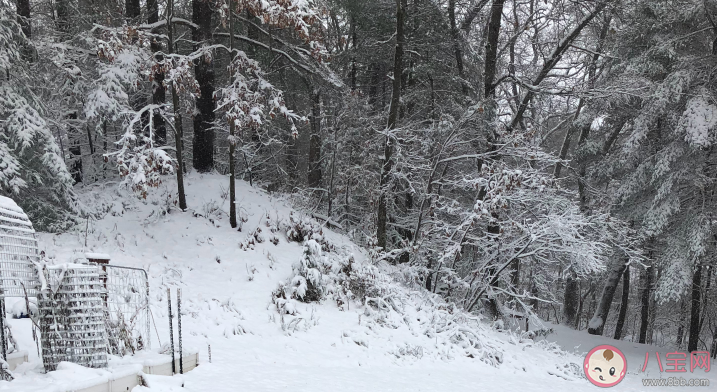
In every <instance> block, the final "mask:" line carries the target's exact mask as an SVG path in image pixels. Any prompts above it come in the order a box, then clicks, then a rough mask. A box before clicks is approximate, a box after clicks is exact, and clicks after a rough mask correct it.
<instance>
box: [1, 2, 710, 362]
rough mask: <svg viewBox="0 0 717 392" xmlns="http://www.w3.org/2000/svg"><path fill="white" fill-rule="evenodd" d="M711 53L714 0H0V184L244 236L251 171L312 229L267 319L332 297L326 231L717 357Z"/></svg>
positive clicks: (537, 308)
mask: <svg viewBox="0 0 717 392" xmlns="http://www.w3.org/2000/svg"><path fill="white" fill-rule="evenodd" d="M715 71H717V1H715V0H146V1H145V0H0V130H1V133H0V195H2V196H6V197H9V198H11V199H13V200H15V201H16V202H17V204H18V205H19V207H21V208H22V209H23V210H24V211H25V212H26V213H27V216H28V217H29V219H30V220H31V221H32V222H33V224H34V227H35V229H36V230H38V231H41V232H45V233H55V234H58V235H59V233H73V232H74V233H81V234H78V235H80V236H85V238H84V241H85V245H87V234H86V230H89V229H88V227H91V226H92V222H93V221H98V220H100V219H102V217H103V216H106V215H118V214H115V211H114V210H113V207H112V204H111V203H105V202H104V201H103V202H99V201H97V200H99V199H97V200H94V201H93V198H96V197H98V196H96V195H97V194H98V192H97V190H98V189H108V188H107V187H109V186H113V187H115V188H117V189H123V190H124V192H127V194H130V195H131V198H133V199H134V200H135V201H134V202H137V203H140V204H142V203H143V204H145V205H149V206H151V208H152V211H153V212H152V213H153V214H155V215H156V216H174V215H181V214H193V216H195V217H196V216H200V217H202V218H207V219H210V220H211V221H212V224H213V223H214V221H215V220H216V221H222V222H226V223H227V225H226V226H222V228H221V230H222V231H224V232H226V233H228V234H227V235H232V236H234V238H236V242H237V243H240V244H239V245H238V246H239V247H241V249H243V250H247V249H254V246H255V245H257V244H258V243H262V242H264V241H265V240H266V241H269V242H274V241H276V242H279V237H277V236H276V234H274V233H275V232H278V231H279V228H278V227H279V226H281V225H280V224H278V223H277V224H276V225H270V223H269V221H270V219H269V218H268V216H267V218H266V220H267V223H266V226H267V227H269V226H271V227H270V229H265V230H264V231H265V233H264V234H261V231H262V229H261V228H259V227H258V226H257V228H256V229H255V228H254V227H251V228H250V227H249V226H248V224H247V221H248V220H249V219H250V217H251V216H254V214H262V212H261V211H258V210H255V208H254V207H253V206H252V205H249V204H247V203H245V202H243V201H242V200H244V198H245V193H246V190H247V189H256V190H261V191H262V192H266V193H267V194H268V195H272V197H280V198H283V200H286V201H287V202H288V203H290V205H291V207H292V208H293V209H295V210H296V211H297V213H295V214H292V215H291V217H290V218H289V220H288V221H286V222H284V223H285V224H287V225H288V226H287V227H288V231H287V233H286V236H287V238H289V239H290V240H292V239H293V240H294V241H296V242H300V243H302V242H303V243H304V248H303V249H304V250H303V251H304V258H303V259H302V260H303V261H302V263H303V264H301V263H300V264H299V265H298V267H297V266H296V265H295V266H294V267H293V271H294V273H295V274H296V275H297V276H298V277H299V278H298V279H296V278H295V279H293V280H290V281H288V283H286V286H285V287H284V288H283V291H281V290H279V291H277V292H274V294H273V295H274V303H275V304H276V307H277V308H280V313H281V314H282V315H283V314H286V315H290V314H294V310H293V307H294V306H295V305H292V303H293V302H289V301H293V300H296V303H312V302H317V301H321V300H322V299H325V298H328V297H330V295H329V292H332V290H333V289H332V288H331V287H330V285H328V286H327V287H324V285H325V283H326V280H325V279H322V278H317V276H318V275H321V276H324V275H326V274H329V270H331V269H332V267H331V266H328V265H322V264H321V262H317V261H316V260H315V259H314V256H315V255H316V254H318V253H321V252H322V248H323V251H324V252H326V253H328V252H329V251H330V249H332V246H331V245H330V244H327V243H326V242H322V238H323V237H321V235H317V233H320V232H322V231H321V230H324V229H325V230H327V231H328V230H330V231H331V232H332V233H339V234H340V235H342V236H344V237H345V238H348V239H350V241H352V243H354V244H357V245H358V246H360V247H361V248H363V249H365V251H366V253H367V255H368V256H367V257H368V258H369V259H370V260H371V263H373V265H384V266H386V268H390V269H391V271H392V274H394V275H400V276H401V280H402V282H404V283H405V284H407V285H410V286H411V287H413V288H415V289H419V290H421V291H422V292H424V293H429V294H431V295H432V297H431V298H440V299H441V301H443V303H445V304H447V305H446V306H448V305H450V307H451V309H458V310H460V311H461V312H464V314H469V315H471V314H472V315H479V316H480V317H481V319H482V320H483V322H484V323H488V324H490V325H493V326H494V328H498V329H501V330H502V329H511V328H512V329H514V330H515V329H517V330H522V331H534V334H535V333H540V332H539V331H543V332H544V333H545V332H546V331H548V330H547V327H549V326H550V325H562V326H565V327H567V328H568V329H570V330H574V331H578V332H581V333H583V334H585V335H597V336H601V337H602V340H603V341H604V342H607V343H609V342H611V341H630V342H635V343H644V344H647V345H655V346H660V347H672V348H675V349H678V350H682V351H687V352H693V351H708V352H710V354H711V356H712V357H713V358H715V357H717V305H716V304H717V302H716V301H715V299H717V282H715V279H716V274H715V266H716V263H717V257H715V254H717V253H716V252H717V217H716V216H714V215H715V214H716V213H717V194H716V193H715V192H716V191H717V151H715V150H717V146H716V144H717V73H716V72H715ZM203 176H214V177H217V176H218V177H219V178H221V180H220V182H221V185H220V187H219V189H216V190H213V191H212V192H209V191H202V192H203V193H202V198H198V197H195V196H197V193H196V192H199V191H200V188H197V187H195V188H191V187H190V186H187V182H188V181H189V182H190V183H191V182H195V183H196V182H197V181H199V180H197V179H199V178H204V177H203ZM214 177H213V178H214ZM240 185H241V186H240ZM212 189H213V188H212ZM92 192H95V193H92ZM193 192H194V193H195V194H194V195H193V194H192V193H193ZM87 195H95V196H92V197H87ZM210 197H211V200H212V201H210ZM214 200H216V201H218V202H214ZM713 203H714V204H713ZM154 211H156V212H154ZM299 214H300V215H301V218H299V217H298V216H299ZM267 215H268V214H267ZM117 219H121V218H117ZM277 219H278V218H277ZM274 226H275V227H274ZM217 227H218V226H217ZM115 228H116V227H115ZM142 230H143V231H144V232H145V233H148V232H152V231H153V230H154V229H153V228H152V226H151V225H149V226H147V225H144V226H143V229H142ZM170 230H171V229H170ZM177 230H179V229H177ZM177 233H178V231H177ZM312 233H313V234H312ZM166 234H168V235H174V232H171V233H166ZM53 235H54V234H53ZM147 235H149V234H147ZM90 236H91V235H90ZM314 237H315V238H314ZM344 237H342V238H344ZM311 238H313V240H312V239H311ZM314 240H316V241H314ZM242 241H243V242H242ZM233 246H235V247H236V246H237V245H233ZM267 246H270V245H267ZM148 249H149V248H148ZM237 249H238V248H237ZM267 249H268V248H267ZM149 250H151V249H149ZM160 253H161V252H160ZM165 258H166V257H165ZM219 262H220V260H219V256H216V263H219ZM222 262H224V260H222ZM272 263H273V261H272ZM250 267H251V266H250ZM151 268H152V267H151V266H150V270H151ZM243 268H244V267H243V264H242V271H243ZM249 269H250V268H248V270H249ZM348 270H350V264H349V268H348ZM341 271H342V272H341V273H347V274H348V272H345V270H344V269H341ZM333 272H334V273H336V274H339V272H337V269H336V268H334V269H333ZM252 274H253V272H252ZM338 285H340V284H339V283H337V287H338ZM274 286H275V285H274V284H272V285H271V287H270V289H274ZM339 291H340V290H338V289H337V291H336V292H339ZM340 292H341V293H343V294H341V295H348V297H347V299H345V300H343V302H346V303H348V302H349V301H350V300H351V298H353V297H351V295H354V296H361V295H363V296H364V298H363V303H364V304H366V303H367V302H370V300H371V298H370V295H369V294H367V293H368V292H370V290H368V289H366V290H364V291H360V290H357V289H356V288H355V287H353V286H352V290H350V291H340ZM348 293H350V294H351V295H349V294H348ZM332 295H334V297H336V296H339V297H340V295H339V294H336V293H335V292H334V293H333V294H332ZM334 297H332V298H334ZM359 300H360V299H359ZM339 302H341V301H339ZM359 302H360V301H359ZM350 306H353V305H350ZM383 306H388V305H385V304H384V305H381V304H377V305H376V307H378V308H382V307H383ZM171 317H172V316H171V314H170V318H171ZM282 317H283V316H282ZM283 322H284V321H283V318H282V323H283ZM361 322H362V320H361V316H359V324H361ZM536 331H538V332H536ZM153 333H154V332H153ZM357 344H359V343H358V342H357ZM610 344H612V343H610ZM651 351H654V350H651ZM210 355H211V354H210Z"/></svg>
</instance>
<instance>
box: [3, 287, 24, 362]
mask: <svg viewBox="0 0 717 392" xmlns="http://www.w3.org/2000/svg"><path fill="white" fill-rule="evenodd" d="M27 313H28V315H29V314H30V309H27ZM0 339H2V359H3V360H4V361H7V340H6V339H5V295H4V294H3V292H2V290H0Z"/></svg>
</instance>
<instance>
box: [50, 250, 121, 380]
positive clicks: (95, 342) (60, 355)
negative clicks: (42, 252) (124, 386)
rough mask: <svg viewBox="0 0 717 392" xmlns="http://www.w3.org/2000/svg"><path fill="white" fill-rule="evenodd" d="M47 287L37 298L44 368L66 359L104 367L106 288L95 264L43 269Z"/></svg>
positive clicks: (105, 353)
mask: <svg viewBox="0 0 717 392" xmlns="http://www.w3.org/2000/svg"><path fill="white" fill-rule="evenodd" d="M43 273H44V275H45V280H46V283H47V288H46V289H45V290H42V291H41V292H40V293H39V294H38V297H37V309H38V314H39V318H40V323H39V324H40V343H41V346H42V362H43V364H44V366H45V370H47V371H52V370H56V369H57V365H58V364H59V363H60V362H63V361H67V362H72V363H76V364H78V365H82V366H87V367H91V368H103V367H107V330H106V327H105V311H106V307H105V303H104V296H105V293H106V291H105V287H104V285H103V282H102V275H103V274H102V270H101V269H100V268H99V267H98V266H96V265H84V264H71V265H67V264H65V265H54V266H49V267H46V268H44V270H43Z"/></svg>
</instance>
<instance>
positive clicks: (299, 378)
mask: <svg viewBox="0 0 717 392" xmlns="http://www.w3.org/2000/svg"><path fill="white" fill-rule="evenodd" d="M171 185H172V184H171V183H169V184H166V186H167V187H170V188H169V189H171ZM227 185H228V181H227V180H226V177H223V176H219V175H204V176H201V175H197V174H192V175H190V176H188V177H187V180H186V188H187V199H188V204H189V207H190V209H192V210H190V211H188V212H185V213H181V212H179V211H178V210H177V209H176V208H173V209H172V210H171V212H170V213H169V214H166V215H163V214H161V213H160V211H161V210H162V209H164V210H166V203H167V200H170V199H169V198H168V197H167V194H168V193H166V194H165V193H164V191H162V190H161V189H160V190H158V191H157V193H156V194H155V195H153V196H152V198H153V200H154V201H151V202H148V203H140V202H138V201H136V200H134V199H132V198H131V197H129V196H128V195H127V194H126V192H125V191H119V190H117V188H116V185H115V186H107V187H95V188H94V189H93V190H92V191H90V192H89V193H87V194H85V195H84V198H85V199H87V200H92V203H93V204H96V205H98V206H100V208H102V209H103V210H104V211H106V212H107V215H106V216H105V217H104V218H102V219H101V220H99V221H93V220H90V221H89V222H88V223H87V226H88V228H89V229H88V231H87V234H86V235H85V232H84V231H82V232H76V233H68V234H60V235H54V234H42V235H41V243H42V247H43V249H44V250H45V251H46V252H47V255H48V256H49V257H50V258H54V259H55V261H56V262H58V263H59V262H62V263H64V262H73V261H76V260H77V259H81V258H83V257H84V254H85V253H86V252H94V253H106V254H109V255H110V256H111V257H112V261H111V263H112V264H118V265H124V266H132V267H141V268H144V269H146V270H147V271H148V273H149V278H150V285H151V293H150V300H151V310H152V319H153V324H152V335H153V336H152V338H153V341H152V347H153V349H154V350H157V349H158V348H159V347H160V346H161V345H166V344H167V342H168V336H169V332H168V331H169V326H168V318H167V302H166V291H167V288H168V287H169V288H171V289H172V294H173V295H175V294H174V293H175V292H176V289H177V288H181V290H182V294H183V307H182V310H183V318H182V325H183V331H184V336H183V343H184V348H185V350H187V349H191V350H196V351H198V352H199V353H200V366H199V367H198V368H196V369H195V370H193V371H191V372H188V373H187V374H185V375H184V376H183V381H184V385H185V388H184V390H186V391H197V392H199V391H212V392H223V391H237V390H246V391H283V390H293V391H312V392H321V391H335V390H337V389H341V390H343V391H347V392H348V391H362V392H365V391H374V390H375V391H444V390H445V391H475V390H483V389H485V388H490V389H495V390H501V391H521V392H522V391H525V390H530V391H570V392H576V391H583V390H585V391H588V390H591V391H594V390H595V388H597V387H595V386H593V385H592V384H590V383H589V382H588V381H587V380H586V379H585V378H584V377H581V376H580V374H581V370H580V366H582V360H583V355H584V354H585V353H586V352H587V351H589V350H590V349H591V348H592V347H595V346H597V345H599V344H612V345H615V346H617V347H618V348H620V349H621V350H622V351H623V352H624V353H625V354H626V356H627V358H628V367H629V371H628V375H627V377H626V379H625V380H624V381H623V382H622V383H621V384H619V385H618V386H617V387H615V389H616V390H624V391H642V390H644V389H645V388H643V386H642V382H641V379H642V374H638V372H637V371H638V370H639V368H641V367H642V363H643V361H644V356H645V350H647V349H649V350H650V351H651V352H653V353H654V351H658V350H659V351H661V352H662V353H664V352H667V351H668V350H665V349H658V348H654V347H647V346H644V345H637V344H633V343H630V342H616V341H614V340H612V339H607V338H602V337H594V336H590V335H588V334H587V333H586V332H585V331H573V330H570V329H567V328H564V327H561V326H555V325H552V324H548V325H546V326H547V327H551V328H554V330H555V331H556V333H554V334H550V335H548V337H547V338H539V339H536V340H535V341H532V340H529V339H525V338H521V337H520V335H518V334H515V333H503V332H497V331H494V330H492V329H491V328H490V327H489V326H488V325H485V326H484V327H483V328H482V329H483V330H484V331H483V332H482V334H483V337H484V339H485V340H486V345H488V346H490V347H493V348H495V349H498V350H500V351H502V352H503V353H504V354H503V355H502V356H501V358H500V361H501V362H502V363H501V364H500V365H498V366H497V367H494V366H491V365H489V364H487V363H485V362H483V361H480V360H479V359H477V358H469V357H466V356H465V355H461V353H462V351H461V350H460V349H456V348H455V347H452V346H447V345H446V344H445V341H444V340H442V339H441V340H439V335H440V334H436V335H431V334H430V333H427V332H426V330H425V325H426V324H421V323H420V322H421V320H420V318H421V317H424V316H422V315H424V314H428V315H430V314H434V313H430V312H427V311H425V310H423V311H419V312H414V313H415V314H413V315H411V317H408V316H404V317H403V321H404V323H403V324H400V323H399V324H395V323H394V324H391V323H389V324H387V325H385V326H382V325H380V323H376V322H375V320H372V319H371V318H369V317H367V316H366V314H365V309H364V308H363V307H362V306H360V304H358V303H355V302H354V303H350V304H349V306H348V309H340V308H339V307H338V306H337V304H336V303H335V302H333V301H330V300H326V301H323V302H322V303H319V304H317V303H314V304H303V303H301V304H299V305H298V311H299V313H298V315H297V316H296V317H289V316H287V317H286V318H284V319H283V321H282V317H281V316H280V315H279V313H278V312H277V311H276V306H275V305H274V304H273V303H272V301H271V298H272V292H273V291H274V290H275V289H276V288H277V287H278V284H279V282H280V281H286V280H287V279H289V278H290V277H291V276H292V264H294V263H295V262H296V261H297V260H299V258H300V257H301V254H302V246H301V244H298V243H295V242H289V241H287V239H286V237H285V236H283V235H280V236H279V238H280V241H279V243H278V245H274V244H272V243H271V242H270V241H269V237H270V234H271V233H269V232H268V230H266V220H267V217H269V218H268V219H270V220H276V219H288V217H289V215H290V214H292V210H291V208H290V207H288V205H287V204H286V203H285V202H284V201H282V200H281V199H279V198H274V197H271V196H269V195H267V194H266V193H265V192H263V191H260V190H258V189H255V188H252V187H250V186H249V185H248V184H246V183H244V182H238V183H237V195H238V196H237V205H238V211H239V213H240V216H242V217H243V218H245V219H244V220H246V222H245V223H243V228H242V231H241V232H237V231H235V230H232V229H231V228H230V227H229V222H228V219H227V215H226V213H222V212H221V211H227V210H228V204H227V202H226V200H224V199H222V198H221V195H222V194H226V187H227ZM170 204H171V203H170ZM294 214H297V213H296V212H294ZM257 227H259V228H262V229H264V232H263V233H262V234H261V236H262V237H263V239H264V241H263V242H261V243H257V244H255V245H254V246H253V249H249V250H242V249H241V248H240V244H246V239H247V236H248V235H250V233H252V232H254V230H255V229H256V228H257ZM325 236H327V237H328V238H329V239H330V240H331V242H332V243H334V244H335V245H337V246H342V247H344V248H346V249H348V250H351V251H352V252H354V254H355V256H356V260H357V262H360V263H365V262H367V261H366V260H365V259H366V256H365V254H364V252H363V251H362V250H361V249H360V248H359V247H357V246H356V245H354V244H352V243H351V242H350V241H349V240H348V239H347V238H346V237H344V236H341V235H338V234H336V233H331V232H330V231H326V232H325ZM85 241H86V243H87V246H85V245H84V244H85ZM250 248H251V247H250ZM407 292H408V291H407ZM10 306H12V304H11V303H10V304H8V307H10ZM175 309H176V308H175ZM362 317H363V318H362ZM289 320H292V321H289ZM399 321H400V320H399ZM423 321H424V322H425V321H426V320H423ZM11 325H12V327H13V331H14V333H15V335H16V337H17V338H18V341H19V343H20V346H21V347H20V348H21V349H25V350H28V351H29V352H30V357H31V363H30V364H25V365H23V366H22V368H21V369H19V371H18V372H17V373H18V381H14V382H12V383H5V382H0V390H21V389H17V388H16V387H13V385H19V384H17V382H22V380H23V378H26V379H27V380H34V381H37V378H38V377H45V378H47V377H48V376H37V374H36V373H37V372H38V369H39V368H40V367H41V364H40V363H39V360H38V359H37V349H36V347H35V345H34V343H33V341H32V337H31V335H30V332H29V331H30V324H29V320H27V319H21V320H11ZM422 328H423V329H422ZM457 328H458V327H457ZM458 329H460V328H458ZM175 331H176V324H175ZM429 332H430V331H429ZM552 342H557V343H558V344H559V345H560V346H561V347H562V348H563V349H565V350H566V351H563V350H561V349H560V348H559V347H558V345H557V344H555V343H552ZM175 344H176V343H175ZM209 345H211V353H212V362H211V363H209V362H208V347H209ZM651 359H652V361H651V363H650V366H649V367H648V370H649V371H650V377H659V374H657V373H656V370H655V369H657V365H656V363H655V361H654V357H653V358H651ZM119 362H121V361H119ZM119 362H118V363H119ZM638 362H639V367H638ZM576 367H577V369H576ZM100 372H101V371H100ZM715 373H717V369H716V370H713V371H712V372H711V373H708V376H710V375H711V374H715ZM698 374H699V373H695V375H694V377H697V376H698ZM670 375H674V374H663V376H665V377H668V376H670ZM677 375H683V376H685V377H692V376H693V375H692V374H691V373H686V374H685V373H681V374H677ZM699 377H701V378H702V377H704V376H701V375H700V376H699ZM710 378H711V379H712V380H713V381H715V383H713V384H712V385H716V383H717V380H715V379H714V377H710ZM27 380H26V381H27ZM13 388H14V389H13ZM651 389H655V390H661V388H655V387H653V388H651ZM664 389H665V390H667V389H670V388H669V387H664ZM135 390H136V391H138V392H139V391H142V392H150V391H153V390H177V389H176V388H175V387H171V386H166V387H165V388H164V389H161V388H160V387H154V386H151V388H145V387H138V388H136V389H135Z"/></svg>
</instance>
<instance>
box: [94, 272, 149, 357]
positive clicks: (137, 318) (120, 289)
mask: <svg viewBox="0 0 717 392" xmlns="http://www.w3.org/2000/svg"><path fill="white" fill-rule="evenodd" d="M101 268H102V269H103V270H104V284H105V288H106V290H107V294H106V297H105V302H106V305H107V332H108V334H109V349H110V352H111V353H112V354H115V355H126V354H134V353H135V352H136V351H138V350H142V349H145V348H151V344H150V342H151V339H150V324H149V322H150V315H149V281H148V280H147V272H146V271H145V270H143V269H140V268H130V267H122V266H117V265H109V264H107V265H102V266H101Z"/></svg>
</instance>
